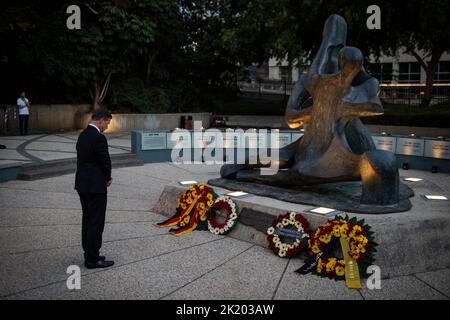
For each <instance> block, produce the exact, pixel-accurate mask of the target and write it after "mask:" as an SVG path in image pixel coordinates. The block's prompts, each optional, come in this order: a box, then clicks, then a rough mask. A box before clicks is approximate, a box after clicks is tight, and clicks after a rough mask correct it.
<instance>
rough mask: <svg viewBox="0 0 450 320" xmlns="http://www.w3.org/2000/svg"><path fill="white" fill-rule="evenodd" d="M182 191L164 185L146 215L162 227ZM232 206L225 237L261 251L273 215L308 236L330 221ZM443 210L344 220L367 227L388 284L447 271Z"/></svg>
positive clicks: (270, 207) (252, 201) (295, 207)
mask: <svg viewBox="0 0 450 320" xmlns="http://www.w3.org/2000/svg"><path fill="white" fill-rule="evenodd" d="M212 188H213V189H214V191H215V192H216V193H217V194H225V193H228V192H230V191H229V190H226V189H223V188H219V187H216V186H213V187H212ZM185 190H186V187H184V186H180V185H174V184H170V185H167V186H166V187H165V188H164V190H163V192H162V193H161V195H160V197H159V199H158V201H157V202H156V204H155V205H154V207H153V208H152V209H151V211H152V212H154V213H159V214H162V215H163V216H165V217H161V221H164V220H165V219H167V218H166V217H171V216H173V215H174V214H175V212H176V211H175V209H176V204H177V198H178V197H179V196H180V195H181V194H183V192H184V191H185ZM233 200H234V201H235V203H236V204H237V206H238V208H239V210H240V215H239V220H238V223H237V224H236V226H235V227H234V229H233V230H232V231H231V232H230V233H228V234H227V235H226V236H229V237H232V238H236V239H239V240H243V241H247V242H251V243H254V244H257V245H260V246H263V247H267V246H268V244H267V239H266V237H267V235H266V230H267V228H268V227H269V226H270V225H271V222H272V221H273V219H275V218H276V217H277V215H278V214H283V213H286V212H288V211H295V212H299V213H301V214H302V215H303V216H304V217H305V218H306V219H307V220H308V221H309V223H310V225H311V227H312V230H315V229H316V228H317V227H318V226H319V225H322V224H323V223H325V222H326V221H327V220H328V219H332V218H333V217H326V216H322V215H317V214H314V213H311V212H308V210H310V209H311V208H312V207H311V206H308V205H302V204H297V203H291V202H286V201H280V200H277V199H273V198H268V197H261V196H257V195H253V194H250V195H249V196H248V197H246V198H240V199H233ZM418 200H420V199H418ZM445 208H446V207H445V203H437V204H431V203H430V204H429V205H428V212H417V210H420V209H415V208H414V206H413V208H412V210H410V211H409V212H400V213H390V214H371V215H370V214H359V213H347V215H348V216H349V217H357V218H358V219H362V218H364V219H365V221H366V223H369V224H370V226H371V227H372V230H373V231H374V232H375V235H374V236H375V241H376V242H377V243H378V247H377V252H376V255H375V256H376V261H375V264H376V265H377V266H379V267H380V268H381V272H382V278H390V277H395V276H403V275H409V274H414V273H421V272H429V271H436V270H440V269H445V268H449V267H450V255H449V254H448V250H449V248H450V242H449V238H448V234H450V219H448V218H447V217H444V216H443V215H442V212H441V211H442V210H445ZM168 231H169V230H167V232H168ZM301 257H304V256H301Z"/></svg>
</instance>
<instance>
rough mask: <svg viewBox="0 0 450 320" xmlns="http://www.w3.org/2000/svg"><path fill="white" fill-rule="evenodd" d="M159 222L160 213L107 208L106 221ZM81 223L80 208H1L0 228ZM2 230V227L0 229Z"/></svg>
mask: <svg viewBox="0 0 450 320" xmlns="http://www.w3.org/2000/svg"><path fill="white" fill-rule="evenodd" d="M144 221H148V222H159V221H161V216H160V215H154V214H149V212H148V211H147V210H145V211H123V210H107V212H106V222H109V223H124V222H144ZM70 224H79V225H80V224H81V212H80V209H39V208H3V209H2V214H1V215H0V228H2V227H18V226H19V227H20V226H30V227H31V226H50V225H70ZM0 230H2V229H0Z"/></svg>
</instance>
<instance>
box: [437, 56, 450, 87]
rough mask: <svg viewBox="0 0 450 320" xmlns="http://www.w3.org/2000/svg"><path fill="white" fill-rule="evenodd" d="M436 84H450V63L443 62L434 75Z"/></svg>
mask: <svg viewBox="0 0 450 320" xmlns="http://www.w3.org/2000/svg"><path fill="white" fill-rule="evenodd" d="M434 82H435V83H450V61H441V62H439V64H438V65H437V67H436V73H435V74H434Z"/></svg>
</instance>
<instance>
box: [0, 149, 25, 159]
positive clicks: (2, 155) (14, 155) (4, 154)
mask: <svg viewBox="0 0 450 320" xmlns="http://www.w3.org/2000/svg"><path fill="white" fill-rule="evenodd" d="M0 159H4V160H29V159H28V158H27V157H24V156H23V155H21V154H20V153H19V152H17V151H16V150H12V149H0Z"/></svg>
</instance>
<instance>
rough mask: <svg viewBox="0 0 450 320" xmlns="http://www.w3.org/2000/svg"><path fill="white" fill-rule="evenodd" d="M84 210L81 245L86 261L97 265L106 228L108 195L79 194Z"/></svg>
mask: <svg viewBox="0 0 450 320" xmlns="http://www.w3.org/2000/svg"><path fill="white" fill-rule="evenodd" d="M78 195H79V196H80V201H81V207H82V210H83V218H82V226H81V243H82V245H83V250H84V260H85V261H87V262H92V263H95V262H97V261H98V260H99V255H100V248H101V247H102V235H103V229H104V227H105V215H106V203H107V194H106V193H87V192H78Z"/></svg>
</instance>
